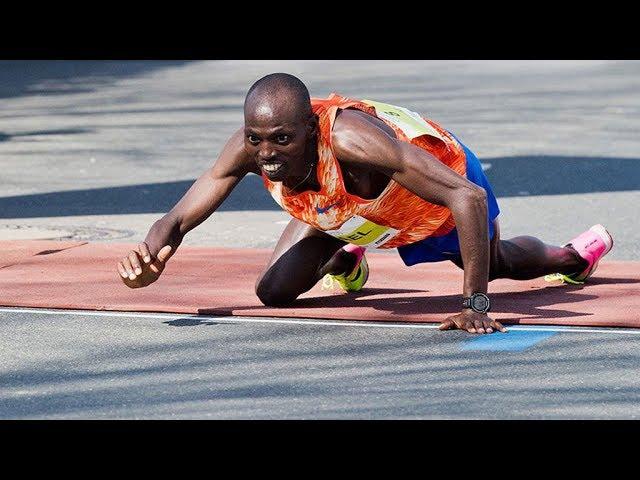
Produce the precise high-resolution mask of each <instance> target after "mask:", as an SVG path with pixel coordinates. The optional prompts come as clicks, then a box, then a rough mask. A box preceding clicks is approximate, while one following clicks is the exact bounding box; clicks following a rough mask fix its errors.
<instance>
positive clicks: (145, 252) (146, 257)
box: [138, 242, 151, 263]
mask: <svg viewBox="0 0 640 480" xmlns="http://www.w3.org/2000/svg"><path fill="white" fill-rule="evenodd" d="M138 252H140V256H141V257H142V260H143V261H144V263H151V253H149V246H148V245H147V244H146V243H144V242H141V243H139V244H138Z"/></svg>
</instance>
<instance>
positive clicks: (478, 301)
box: [471, 295, 489, 312]
mask: <svg viewBox="0 0 640 480" xmlns="http://www.w3.org/2000/svg"><path fill="white" fill-rule="evenodd" d="M471 305H472V306H473V309H474V310H480V311H482V312H484V311H485V310H486V309H487V307H488V306H489V299H488V298H487V297H485V296H484V295H476V296H474V297H473V298H472V299H471Z"/></svg>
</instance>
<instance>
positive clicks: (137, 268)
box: [129, 250, 142, 275]
mask: <svg viewBox="0 0 640 480" xmlns="http://www.w3.org/2000/svg"><path fill="white" fill-rule="evenodd" d="M138 255H139V253H138V252H136V251H135V250H131V251H130V252H129V261H130V262H131V266H132V267H133V273H135V274H136V275H140V274H141V273H142V265H141V264H140V257H139V256H138Z"/></svg>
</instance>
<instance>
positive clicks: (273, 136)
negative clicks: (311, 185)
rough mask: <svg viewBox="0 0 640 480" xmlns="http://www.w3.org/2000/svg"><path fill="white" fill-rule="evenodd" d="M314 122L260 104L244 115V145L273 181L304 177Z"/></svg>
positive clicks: (307, 169)
mask: <svg viewBox="0 0 640 480" xmlns="http://www.w3.org/2000/svg"><path fill="white" fill-rule="evenodd" d="M312 132H313V125H310V124H309V123H308V122H304V121H301V120H299V119H297V118H295V115H292V114H287V113H286V112H278V111H274V110H273V109H272V108H269V107H259V108H258V109H256V111H255V112H252V113H251V114H249V115H246V116H245V130H244V133H245V135H244V147H245V150H246V151H247V153H248V154H249V155H251V157H252V158H253V159H254V160H255V162H256V164H257V165H258V167H259V168H260V169H261V171H262V172H264V174H265V175H266V176H267V178H268V179H269V180H271V181H273V182H282V181H284V180H286V179H287V178H297V177H304V176H305V175H307V173H309V168H310V166H309V164H308V162H307V161H306V158H307V154H308V145H309V139H310V134H311V133H312Z"/></svg>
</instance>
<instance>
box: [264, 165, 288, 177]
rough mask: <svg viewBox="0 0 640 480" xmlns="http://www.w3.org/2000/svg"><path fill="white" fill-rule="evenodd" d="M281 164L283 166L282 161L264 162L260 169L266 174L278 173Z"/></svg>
mask: <svg viewBox="0 0 640 480" xmlns="http://www.w3.org/2000/svg"><path fill="white" fill-rule="evenodd" d="M283 166H284V164H283V163H265V164H263V165H262V169H263V170H264V171H265V172H267V173H268V174H270V175H274V174H276V173H278V172H279V171H280V170H281V169H282V167H283Z"/></svg>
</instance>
